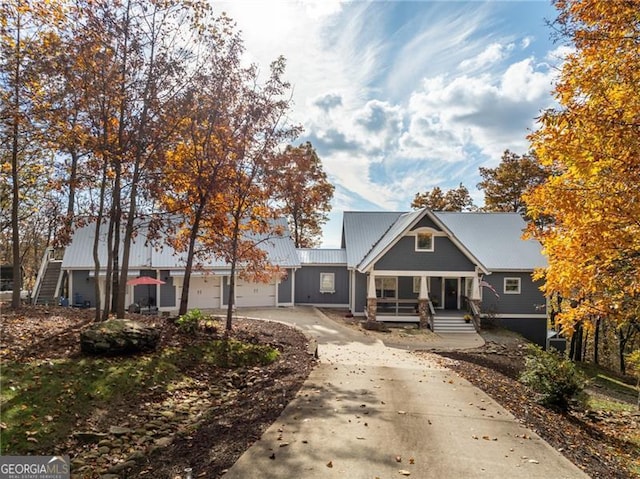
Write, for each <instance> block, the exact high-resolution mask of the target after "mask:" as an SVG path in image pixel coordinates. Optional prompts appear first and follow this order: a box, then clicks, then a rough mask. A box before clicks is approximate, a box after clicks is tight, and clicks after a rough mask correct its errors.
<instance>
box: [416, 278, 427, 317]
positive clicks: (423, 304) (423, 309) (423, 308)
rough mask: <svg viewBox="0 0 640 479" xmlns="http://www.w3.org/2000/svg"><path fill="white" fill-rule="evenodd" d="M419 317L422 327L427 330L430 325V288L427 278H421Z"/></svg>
mask: <svg viewBox="0 0 640 479" xmlns="http://www.w3.org/2000/svg"><path fill="white" fill-rule="evenodd" d="M418 315H419V316H420V327H421V328H426V327H428V325H429V288H428V287H427V277H426V276H420V293H419V294H418Z"/></svg>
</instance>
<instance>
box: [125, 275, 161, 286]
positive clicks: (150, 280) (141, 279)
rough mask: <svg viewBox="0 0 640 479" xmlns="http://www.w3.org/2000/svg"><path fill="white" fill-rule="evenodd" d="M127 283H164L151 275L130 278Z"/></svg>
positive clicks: (138, 284)
mask: <svg viewBox="0 0 640 479" xmlns="http://www.w3.org/2000/svg"><path fill="white" fill-rule="evenodd" d="M127 284H129V285H131V286H140V285H141V284H147V285H149V284H165V283H164V281H162V280H161V279H155V278H152V277H151V276H139V277H137V278H133V279H130V280H129V281H127Z"/></svg>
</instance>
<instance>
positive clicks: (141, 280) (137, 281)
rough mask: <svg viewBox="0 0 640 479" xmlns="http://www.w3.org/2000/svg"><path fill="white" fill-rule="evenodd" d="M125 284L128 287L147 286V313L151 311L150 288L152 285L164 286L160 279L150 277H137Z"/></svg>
mask: <svg viewBox="0 0 640 479" xmlns="http://www.w3.org/2000/svg"><path fill="white" fill-rule="evenodd" d="M127 284H128V285H130V286H141V285H145V284H146V285H147V302H148V306H149V311H151V288H149V286H151V285H152V284H165V282H164V281H162V280H161V279H156V278H152V277H151V276H139V277H137V278H133V279H130V280H129V281H127Z"/></svg>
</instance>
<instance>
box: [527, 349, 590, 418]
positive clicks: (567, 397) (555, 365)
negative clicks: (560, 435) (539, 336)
mask: <svg viewBox="0 0 640 479" xmlns="http://www.w3.org/2000/svg"><path fill="white" fill-rule="evenodd" d="M527 353H528V354H527V357H526V360H525V368H524V372H523V373H522V374H521V375H520V381H521V382H522V383H523V384H525V385H527V386H529V387H530V388H531V389H532V390H533V391H535V392H536V393H537V394H538V401H539V402H540V403H541V404H543V405H545V406H548V407H555V408H558V409H561V410H563V411H566V410H567V409H569V407H570V406H571V404H572V403H574V402H576V401H577V400H581V399H583V397H582V396H583V395H582V392H583V390H584V387H585V385H586V380H585V378H584V376H583V375H582V373H581V372H580V371H579V370H578V369H577V368H576V366H575V364H573V362H571V361H569V360H568V359H566V358H564V357H562V356H561V355H560V353H558V352H557V351H555V350H553V351H549V352H547V351H543V350H542V349H541V348H539V347H538V346H535V345H530V346H529V347H528V350H527Z"/></svg>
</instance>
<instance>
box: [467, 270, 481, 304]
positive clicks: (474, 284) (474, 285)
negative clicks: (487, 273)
mask: <svg viewBox="0 0 640 479" xmlns="http://www.w3.org/2000/svg"><path fill="white" fill-rule="evenodd" d="M469 299H470V300H472V301H480V281H478V276H474V277H473V278H472V279H471V297H470V298H469Z"/></svg>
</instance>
